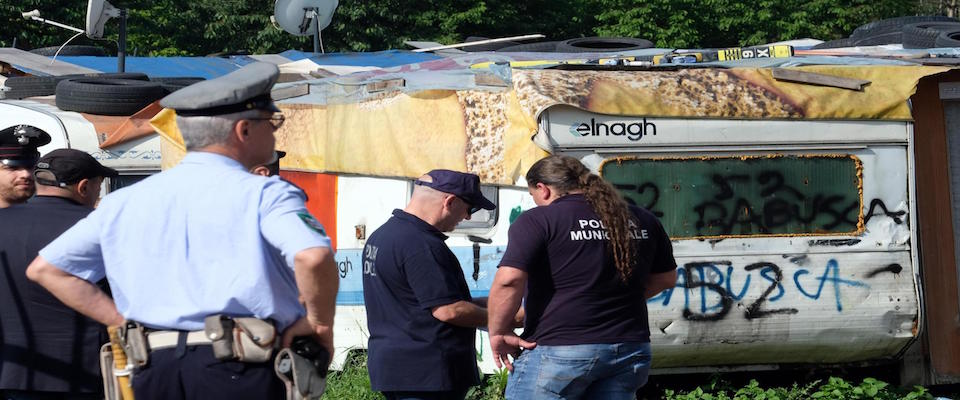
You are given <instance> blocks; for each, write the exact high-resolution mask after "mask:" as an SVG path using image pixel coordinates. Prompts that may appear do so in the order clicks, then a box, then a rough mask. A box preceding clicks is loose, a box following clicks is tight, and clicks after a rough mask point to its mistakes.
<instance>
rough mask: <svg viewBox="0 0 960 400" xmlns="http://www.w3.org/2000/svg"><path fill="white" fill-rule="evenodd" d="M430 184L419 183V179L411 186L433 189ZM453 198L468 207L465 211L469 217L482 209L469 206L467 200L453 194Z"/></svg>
mask: <svg viewBox="0 0 960 400" xmlns="http://www.w3.org/2000/svg"><path fill="white" fill-rule="evenodd" d="M431 183H432V182H424V181H421V180H419V179H417V180H414V181H413V184H414V185H419V186H426V187H433V186H431ZM453 197H456V198H458V199H460V201H462V202H463V203H464V204H466V205H467V207H469V208H468V209H467V211H468V212H469V213H470V215H473V214H475V213H476V212H477V211H480V210H481V209H482V207H479V206H475V205H473V204H471V203H470V202H469V201H467V200H466V199H464V198H463V197H460V196H457V195H455V194H454V195H453Z"/></svg>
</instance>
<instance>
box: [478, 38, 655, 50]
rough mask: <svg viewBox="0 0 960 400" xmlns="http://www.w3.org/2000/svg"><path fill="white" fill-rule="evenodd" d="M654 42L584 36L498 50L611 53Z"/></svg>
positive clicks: (643, 46)
mask: <svg viewBox="0 0 960 400" xmlns="http://www.w3.org/2000/svg"><path fill="white" fill-rule="evenodd" d="M651 47H653V42H651V41H649V40H646V39H637V38H626V37H584V38H574V39H567V40H560V41H549V42H534V43H524V44H516V45H512V46H506V47H501V48H498V49H497V50H496V51H497V52H511V53H519V52H536V53H609V52H617V51H630V50H640V49H649V48H651Z"/></svg>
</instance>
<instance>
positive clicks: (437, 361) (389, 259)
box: [363, 169, 496, 400]
mask: <svg viewBox="0 0 960 400" xmlns="http://www.w3.org/2000/svg"><path fill="white" fill-rule="evenodd" d="M413 183H414V187H413V194H412V196H411V197H410V203H408V204H407V207H406V208H404V209H403V210H399V209H398V210H394V211H393V216H392V217H390V219H389V220H387V222H386V223H384V224H383V225H382V226H380V228H377V230H376V231H374V232H373V234H371V235H370V238H369V239H368V240H367V243H366V246H365V247H364V251H363V265H364V268H363V298H364V304H366V311H367V327H368V328H369V332H370V341H369V343H368V347H367V348H368V349H369V351H368V353H367V355H368V364H367V366H368V370H369V373H370V382H371V386H372V388H373V390H376V391H380V392H383V394H384V396H385V397H386V398H387V399H388V400H390V399H400V398H403V399H463V398H464V396H465V395H466V393H467V390H468V389H469V388H470V387H471V386H475V385H477V384H479V380H478V378H477V376H478V375H479V372H478V370H477V357H476V350H475V349H474V343H475V339H476V328H477V327H479V326H483V325H485V324H486V318H487V309H486V299H485V298H477V299H474V298H473V297H472V296H471V295H470V289H469V287H468V286H467V282H466V279H465V278H464V276H463V269H462V268H461V266H460V262H459V261H458V260H457V257H456V256H455V255H454V254H453V252H452V251H450V248H449V247H447V245H446V243H444V241H445V240H446V239H447V236H446V235H444V234H443V232H450V231H453V230H454V228H456V226H457V224H458V223H460V221H463V220H464V219H470V216H471V215H472V214H473V213H475V212H477V211H479V210H480V209H486V210H493V209H494V208H496V206H495V205H494V204H493V202H491V201H490V200H488V199H487V198H486V197H484V196H483V194H481V192H480V178H479V177H477V175H474V174H470V173H465V172H457V171H451V170H446V169H435V170H433V171H430V172H428V173H426V174H425V175H423V176H421V177H420V178H419V179H416V180H415V181H414V182H413ZM424 365H429V366H430V368H423V366H424Z"/></svg>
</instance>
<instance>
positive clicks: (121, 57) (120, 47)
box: [117, 8, 127, 72]
mask: <svg viewBox="0 0 960 400" xmlns="http://www.w3.org/2000/svg"><path fill="white" fill-rule="evenodd" d="M126 64H127V10H126V9H123V8H121V9H120V43H118V44H117V72H124V70H125V69H126Z"/></svg>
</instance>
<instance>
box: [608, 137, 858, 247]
mask: <svg viewBox="0 0 960 400" xmlns="http://www.w3.org/2000/svg"><path fill="white" fill-rule="evenodd" d="M600 173H601V175H602V176H603V177H604V178H605V179H606V180H607V181H609V182H611V183H612V184H614V186H616V187H617V189H619V190H620V192H621V193H622V194H623V196H624V197H625V198H626V200H627V201H628V202H630V203H631V204H635V205H638V206H640V207H644V208H646V209H648V210H650V211H652V212H653V213H655V214H656V215H657V217H659V218H660V220H661V221H662V222H663V225H664V228H665V229H666V230H667V233H668V234H670V236H671V237H675V238H715V237H744V236H748V237H749V236H790V235H824V234H828V235H829V234H848V235H849V234H858V233H859V232H860V231H861V230H862V226H863V215H862V213H861V210H862V209H863V207H862V202H863V200H862V198H861V197H862V195H861V188H862V187H863V183H862V181H863V176H862V174H863V168H862V165H861V161H860V160H859V159H858V158H857V157H855V156H853V155H848V154H840V155H837V154H826V155H782V154H770V155H759V156H757V155H750V156H722V157H704V156H697V157H685V158H635V157H624V158H614V159H608V160H606V161H604V163H603V164H602V165H601V167H600Z"/></svg>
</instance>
